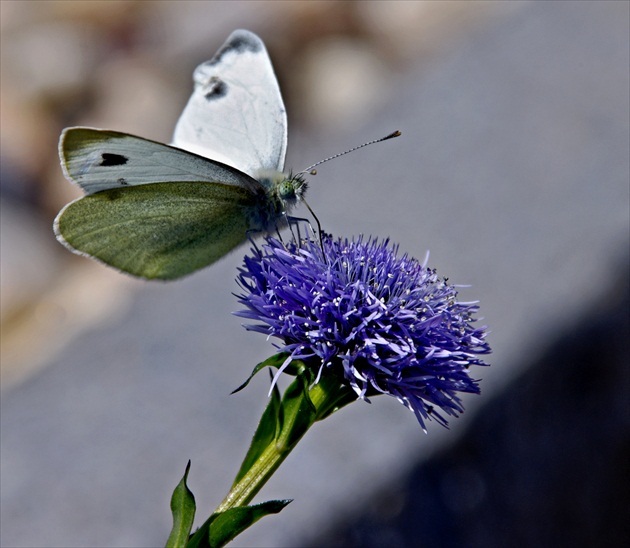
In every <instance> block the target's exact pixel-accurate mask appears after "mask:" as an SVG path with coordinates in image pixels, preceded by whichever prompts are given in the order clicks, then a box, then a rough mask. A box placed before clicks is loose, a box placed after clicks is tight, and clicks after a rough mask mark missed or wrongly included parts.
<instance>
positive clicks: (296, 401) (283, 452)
mask: <svg viewBox="0 0 630 548" xmlns="http://www.w3.org/2000/svg"><path fill="white" fill-rule="evenodd" d="M302 387H303V379H301V378H299V377H298V378H297V379H296V380H295V381H294V382H293V383H292V385H291V386H290V387H289V388H287V390H286V392H285V395H284V397H283V400H282V409H283V417H282V421H281V422H282V427H281V429H280V431H279V432H277V433H276V436H275V437H274V439H273V440H271V442H270V443H269V444H268V445H267V446H266V447H265V448H264V449H263V450H262V452H261V453H260V454H259V456H258V458H257V459H256V461H255V462H254V463H253V464H252V465H251V467H250V468H249V470H247V472H246V473H245V474H244V475H243V476H242V477H241V478H240V479H239V480H238V481H237V482H236V483H235V484H234V485H233V486H232V489H230V492H229V493H228V494H227V496H226V497H225V498H224V499H223V501H222V502H221V504H220V505H219V506H218V507H217V509H216V510H215V512H217V513H218V512H224V511H226V510H229V509H230V508H234V507H235V506H244V505H246V504H248V503H249V502H250V501H251V500H252V499H253V498H254V496H255V495H256V494H257V493H258V491H260V489H261V488H262V487H263V486H264V485H265V483H266V482H267V481H268V480H269V478H270V477H271V476H272V475H273V473H274V472H275V471H276V470H277V469H278V467H279V466H280V464H282V462H283V461H284V459H286V458H287V456H289V453H291V451H292V450H293V448H294V447H295V446H296V445H297V444H298V442H299V441H300V439H302V436H304V434H306V432H307V431H308V429H309V428H310V427H311V426H312V425H313V424H314V423H315V422H316V421H318V420H322V419H324V418H325V417H327V416H328V415H330V414H331V413H332V412H333V411H336V410H337V409H339V408H341V407H343V406H344V405H346V404H347V403H350V402H351V401H353V400H354V399H356V394H355V393H354V392H352V390H349V389H348V388H347V387H346V386H343V385H341V384H340V382H339V381H338V380H336V379H335V378H334V377H333V376H329V377H323V378H322V379H320V382H318V383H317V384H315V385H313V386H312V387H311V388H310V389H309V390H305V389H304V388H302Z"/></svg>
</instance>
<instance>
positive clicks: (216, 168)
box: [59, 127, 262, 194]
mask: <svg viewBox="0 0 630 548" xmlns="http://www.w3.org/2000/svg"><path fill="white" fill-rule="evenodd" d="M59 157H60V160H61V167H62V169H63V173H64V175H65V176H66V177H67V178H68V180H70V181H72V182H73V183H75V184H77V185H79V186H80V187H81V188H82V189H83V190H84V191H85V193H86V194H94V193H95V192H100V191H103V190H110V189H116V188H126V187H130V186H136V185H147V184H153V183H165V182H172V181H186V182H195V181H198V182H207V183H211V182H220V183H222V184H226V185H232V186H236V187H242V188H244V189H247V190H249V191H250V192H252V193H254V194H257V193H259V192H260V191H261V189H262V187H261V185H260V183H259V182H258V181H256V180H255V179H253V178H251V177H249V176H248V175H246V174H245V173H242V172H240V171H238V170H237V169H234V168H233V167H230V166H227V165H224V164H221V163H219V162H215V161H213V160H209V159H208V158H203V157H201V156H197V155H196V154H191V153H190V152H188V151H186V150H181V149H178V148H175V147H171V146H168V145H165V144H162V143H158V142H155V141H150V140H149V139H143V138H141V137H135V136H133V135H128V134H127V133H120V132H117V131H109V130H102V129H93V128H85V127H72V128H67V129H64V130H63V132H62V134H61V138H60V140H59Z"/></svg>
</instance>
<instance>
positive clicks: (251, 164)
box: [173, 30, 287, 176]
mask: <svg viewBox="0 0 630 548" xmlns="http://www.w3.org/2000/svg"><path fill="white" fill-rule="evenodd" d="M194 82H195V87H194V91H193V94H192V96H191V97H190V99H189V101H188V104H187V105H186V108H185V109H184V112H183V113H182V115H181V117H180V119H179V121H178V122H177V126H176V127H175V133H174V136H173V144H174V145H175V146H177V147H181V148H184V149H186V150H190V151H191V152H195V153H197V154H200V155H202V156H207V157H208V158H213V159H215V160H218V161H220V162H224V163H226V164H228V165H231V166H234V167H236V168H237V169H239V170H241V171H244V172H245V173H247V174H249V175H251V176H255V175H256V173H257V172H258V171H259V170H261V169H262V170H274V171H282V170H283V169H284V158H285V154H286V148H287V115H286V111H285V108H284V103H283V102H282V95H281V94H280V88H279V86H278V81H277V80H276V76H275V74H274V71H273V67H272V65H271V61H270V59H269V56H268V54H267V50H266V49H265V45H264V44H263V42H262V40H261V39H260V38H258V36H256V35H255V34H253V33H251V32H249V31H246V30H236V31H234V32H233V33H232V34H231V35H230V36H229V38H228V39H227V41H226V42H225V44H224V45H223V46H222V47H221V49H220V50H219V51H218V52H217V54H216V55H215V56H214V57H213V58H212V59H211V60H210V61H208V62H206V63H203V64H201V65H199V66H198V67H197V69H196V70H195V73H194Z"/></svg>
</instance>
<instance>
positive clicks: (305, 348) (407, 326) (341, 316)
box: [236, 236, 490, 428]
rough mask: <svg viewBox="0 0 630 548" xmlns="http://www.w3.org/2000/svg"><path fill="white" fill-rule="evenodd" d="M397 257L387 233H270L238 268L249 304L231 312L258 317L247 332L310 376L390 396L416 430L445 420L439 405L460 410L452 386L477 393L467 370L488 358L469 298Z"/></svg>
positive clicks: (416, 264)
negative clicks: (292, 237)
mask: <svg viewBox="0 0 630 548" xmlns="http://www.w3.org/2000/svg"><path fill="white" fill-rule="evenodd" d="M397 254H398V246H390V245H389V240H385V241H382V242H378V241H377V240H376V239H367V240H364V239H363V238H362V237H359V238H358V239H356V240H352V241H349V240H347V239H345V240H342V239H338V240H333V239H332V237H330V236H324V237H323V250H322V249H321V248H320V246H319V245H318V244H316V243H314V242H311V241H308V242H306V243H303V244H302V246H301V247H299V248H298V247H297V246H296V245H294V244H289V245H287V246H285V245H284V244H282V243H280V242H279V241H278V240H276V239H273V238H268V239H267V240H266V243H265V244H264V245H263V247H262V250H255V251H254V252H253V256H251V257H245V264H244V266H243V268H241V269H240V271H239V276H238V283H239V285H240V286H241V288H242V289H243V290H244V293H243V294H241V295H238V298H239V302H240V303H242V304H243V305H245V307H246V308H247V309H246V310H243V311H240V312H237V313H236V314H237V315H239V316H242V317H244V318H248V319H250V320H254V321H255V322H256V323H255V324H253V325H246V326H245V327H246V329H248V330H251V331H258V332H261V333H264V334H266V335H268V336H273V337H277V338H278V339H280V340H282V344H281V345H277V346H278V348H280V349H281V350H282V351H284V352H288V353H289V354H290V358H289V359H288V360H287V361H286V362H285V366H286V365H288V363H289V362H290V361H291V359H300V360H303V361H305V363H307V364H308V365H309V366H311V367H313V368H317V371H316V375H317V379H319V378H320V376H321V375H328V374H337V375H338V376H340V377H342V378H343V379H344V383H345V384H346V386H349V387H351V388H352V389H353V390H354V392H355V393H356V394H357V396H358V397H359V398H361V399H363V400H366V401H369V400H368V397H369V396H371V395H376V394H381V393H382V394H389V395H391V396H394V397H396V398H397V399H398V400H399V401H400V402H401V403H402V404H403V405H405V406H406V407H407V408H409V409H410V410H412V411H413V412H414V413H415V415H416V417H417V419H418V421H419V422H420V424H421V425H422V427H423V428H424V419H430V418H431V417H433V418H435V419H436V420H437V421H438V422H439V423H441V424H442V425H444V426H446V425H447V421H446V419H445V418H444V416H442V415H441V414H440V411H442V412H444V413H445V414H446V415H451V416H455V417H456V416H458V413H460V412H462V411H463V410H464V408H463V406H462V403H461V400H460V399H459V397H458V396H457V393H458V392H472V393H479V386H478V381H477V380H474V379H472V378H471V377H470V376H469V371H468V370H469V367H470V366H471V365H487V364H485V363H484V362H483V361H482V360H481V359H480V358H479V355H481V354H488V353H490V347H489V345H488V343H487V342H485V335H486V332H485V327H474V326H473V322H474V321H475V318H474V317H473V315H474V313H475V312H477V310H478V306H477V304H476V303H471V302H459V301H458V300H457V291H456V289H455V286H453V285H449V284H448V283H447V282H446V280H445V279H443V278H439V277H438V276H437V274H436V273H435V271H434V270H430V269H429V268H427V267H426V266H425V264H422V263H420V262H418V261H417V260H416V259H413V258H411V257H409V256H408V255H407V254H405V255H402V256H401V257H398V256H397ZM283 367H284V366H283ZM281 370H282V368H281ZM276 379H277V376H276Z"/></svg>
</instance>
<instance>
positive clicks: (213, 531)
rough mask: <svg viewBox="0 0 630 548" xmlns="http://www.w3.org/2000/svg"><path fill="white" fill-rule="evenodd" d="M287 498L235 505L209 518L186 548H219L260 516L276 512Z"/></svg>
mask: <svg viewBox="0 0 630 548" xmlns="http://www.w3.org/2000/svg"><path fill="white" fill-rule="evenodd" d="M290 502H291V500H290V499H288V500H269V501H267V502H263V503H261V504H255V505H253V506H236V507H234V508H230V509H229V510H226V511H225V512H221V513H219V514H212V516H210V518H209V519H208V520H207V521H206V522H205V523H204V524H203V525H202V526H201V527H200V528H199V529H198V530H197V532H196V533H195V534H194V535H193V536H192V537H191V539H190V542H189V543H188V544H187V545H186V548H221V546H225V545H226V544H227V543H228V542H230V541H231V540H232V539H234V538H235V537H236V536H237V535H239V534H240V533H242V532H243V531H245V529H247V528H248V527H249V526H250V525H252V524H254V523H256V522H257V521H258V520H259V519H260V518H262V517H264V516H268V515H270V514H277V513H278V512H280V511H281V510H282V509H283V508H284V507H285V506H286V505H287V504H289V503H290Z"/></svg>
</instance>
